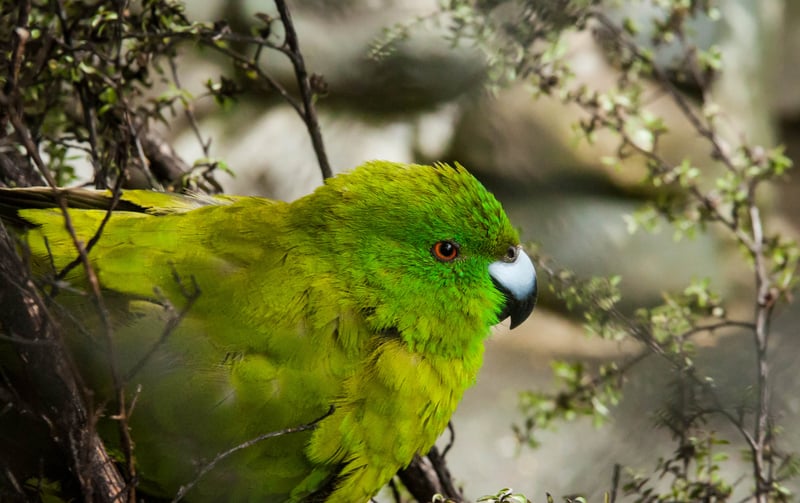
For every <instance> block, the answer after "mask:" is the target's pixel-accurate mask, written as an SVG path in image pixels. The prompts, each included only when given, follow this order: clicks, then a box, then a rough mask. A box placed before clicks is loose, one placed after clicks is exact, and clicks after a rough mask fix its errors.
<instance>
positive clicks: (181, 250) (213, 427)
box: [0, 161, 537, 503]
mask: <svg viewBox="0 0 800 503" xmlns="http://www.w3.org/2000/svg"><path fill="white" fill-rule="evenodd" d="M59 193H60V194H61V195H62V196H63V197H65V198H66V200H67V201H68V203H69V206H70V208H71V209H70V211H69V216H70V219H71V222H72V225H73V226H74V228H75V230H76V233H77V236H78V238H79V239H80V240H81V241H82V242H84V243H87V242H89V240H90V239H92V237H93V236H95V234H96V232H97V230H98V228H99V227H100V225H101V222H103V220H104V219H105V218H106V213H107V209H108V208H109V205H110V204H111V201H112V198H111V194H110V193H108V192H100V191H92V190H84V189H63V190H61V191H60V192H59ZM55 199H56V198H55V192H54V191H53V190H52V189H49V188H48V189H42V188H32V189H0V214H2V215H3V216H4V219H5V221H6V222H7V223H10V224H11V225H12V226H13V227H15V228H17V229H20V231H19V232H20V234H21V235H23V237H24V241H25V243H26V244H27V246H28V247H29V249H30V253H31V256H32V257H33V263H34V268H35V271H36V273H37V274H39V275H47V274H50V275H51V276H52V275H53V274H54V273H56V272H58V271H60V270H62V269H63V268H64V267H66V266H67V265H68V264H69V263H70V262H73V261H74V260H75V259H76V257H77V256H78V254H77V252H76V249H75V246H74V244H73V241H72V238H71V237H70V235H69V234H68V233H67V231H66V230H65V222H64V217H63V214H62V213H61V210H60V209H57V208H56V205H55ZM88 257H89V259H90V262H91V265H92V269H93V270H94V271H95V272H96V274H97V277H98V279H99V283H100V286H101V288H102V292H103V300H104V302H105V304H106V305H107V307H108V312H109V313H110V315H111V319H112V323H113V326H112V328H113V355H114V361H113V365H114V366H115V368H116V370H117V372H118V374H119V375H120V376H123V377H124V378H125V379H126V382H125V385H126V389H127V390H128V394H129V396H130V397H133V396H134V395H135V397H136V403H135V408H134V409H133V411H132V414H131V416H130V418H129V426H130V436H131V438H132V439H133V442H134V450H133V453H134V456H135V460H136V466H137V474H138V479H139V480H140V482H139V491H140V492H144V493H147V494H151V495H155V496H158V497H172V496H174V495H175V494H176V492H177V491H178V490H179V489H180V488H181V487H182V486H185V485H186V484H188V483H189V482H191V481H196V482H197V484H196V485H194V486H193V487H192V488H191V489H190V490H189V491H188V492H187V493H186V499H187V500H188V501H268V502H269V501H281V502H285V501H289V502H301V501H326V502H348V503H352V502H365V501H367V500H369V499H370V498H371V497H372V496H374V495H375V493H376V492H377V491H379V490H380V489H381V487H383V486H384V485H385V484H386V483H387V482H388V481H389V480H390V479H391V478H392V477H393V476H394V475H395V473H396V472H397V471H398V469H401V468H404V467H406V466H407V465H408V464H409V463H410V462H411V461H412V459H413V458H414V456H415V455H417V454H425V453H426V452H427V451H428V450H429V449H430V448H431V447H432V446H433V444H434V442H435V441H436V439H437V437H438V436H439V435H440V434H441V433H442V431H443V430H444V429H445V428H446V426H447V424H448V421H449V420H450V417H451V415H452V414H453V412H454V411H455V409H456V406H457V405H458V402H459V400H460V399H461V397H462V394H463V393H464V390H465V389H466V388H467V387H469V386H470V385H471V384H472V383H473V382H474V381H475V379H476V375H477V373H478V370H479V368H480V366H481V363H482V354H483V349H484V344H483V343H484V339H485V338H486V337H487V335H488V334H489V331H490V327H491V326H492V325H495V324H496V323H498V322H499V321H501V320H502V319H504V318H507V317H510V318H511V326H512V328H513V327H516V326H517V325H519V324H520V323H521V322H522V321H523V320H525V319H526V318H527V317H528V315H529V314H530V313H531V311H532V310H533V307H534V304H535V300H536V292H537V286H536V274H535V270H534V266H533V264H532V263H531V260H530V258H529V257H528V256H527V255H526V254H525V252H524V251H522V248H521V246H520V242H519V236H518V234H517V231H516V230H515V229H514V227H512V225H511V224H510V222H509V220H508V217H507V216H506V214H505V212H504V211H503V209H502V207H501V205H500V204H499V203H498V202H497V200H496V199H495V198H494V197H493V196H492V195H491V194H490V193H489V192H488V191H487V190H486V189H485V188H484V187H483V186H482V185H481V184H480V183H479V182H478V181H477V180H476V179H475V178H474V177H473V176H472V175H470V174H469V173H468V171H467V170H466V169H464V168H463V167H461V166H460V165H457V164H456V165H454V166H450V165H446V164H435V165H433V166H423V165H407V164H399V163H391V162H385V161H375V162H369V163H366V164H364V165H362V166H360V167H358V168H356V169H354V170H352V171H351V172H349V173H344V174H340V175H338V176H336V177H333V178H331V179H328V180H326V181H325V183H324V184H323V185H322V186H320V187H319V188H317V189H316V190H315V191H314V192H313V193H311V194H310V195H307V196H305V197H302V198H300V199H298V200H296V201H294V202H291V203H285V202H279V201H272V200H268V199H263V198H258V197H235V196H200V195H198V196H185V195H177V194H165V193H155V192H148V191H125V192H123V193H122V195H121V198H120V199H119V201H118V202H117V204H116V207H115V209H114V211H113V213H112V214H111V216H110V218H108V220H107V222H106V223H105V226H104V228H103V229H102V232H101V233H100V237H99V239H98V240H96V243H94V245H93V246H91V248H90V251H89V253H88ZM64 279H65V280H66V281H67V282H68V283H69V285H70V286H69V288H61V289H60V293H58V294H57V296H56V297H55V301H56V302H57V303H58V306H57V307H54V308H53V309H52V311H53V312H54V313H56V314H57V315H58V316H59V320H60V322H61V324H62V325H63V327H64V329H65V332H66V333H67V342H68V344H69V346H70V350H71V351H72V352H73V353H74V358H75V361H76V362H78V364H79V367H80V369H81V373H82V376H83V378H84V379H85V380H86V381H87V382H88V383H89V384H90V386H91V387H92V389H93V391H94V393H95V402H96V403H104V400H107V401H108V402H107V403H109V405H108V406H107V408H106V412H107V413H108V414H107V415H108V416H111V415H112V414H113V411H114V410H115V408H114V406H113V403H114V402H113V400H114V390H113V386H112V384H111V378H110V371H109V358H110V356H109V351H108V347H107V345H106V342H105V341H104V339H103V337H102V336H100V335H98V333H101V332H100V330H101V327H102V326H103V325H102V322H101V319H100V317H99V315H98V312H97V309H96V308H95V307H94V304H93V303H92V301H91V299H92V297H91V295H90V294H86V293H85V292H87V291H89V288H88V283H87V279H86V274H85V271H84V269H83V268H82V267H81V266H77V267H72V269H71V270H70V272H69V273H68V274H67V276H66V278H64ZM62 283H63V282H62ZM182 311H185V312H183V314H184V316H183V317H182V318H181V319H180V321H179V322H178V323H177V324H176V325H175V326H174V327H172V329H171V330H170V329H166V328H165V327H166V325H167V324H168V323H170V321H171V320H172V321H174V320H175V317H176V313H181V312H182ZM3 350H5V351H7V346H6V347H5V348H4V349H3ZM311 423H314V424H313V426H312V427H310V428H309V429H307V430H305V431H300V432H294V433H286V434H282V435H277V436H275V437H274V438H268V439H265V440H262V441H259V442H255V443H253V445H249V446H248V447H246V448H242V449H240V450H238V451H236V452H233V453H232V454H230V455H229V456H226V457H224V458H223V459H221V460H218V462H217V463H215V464H214V466H213V468H212V469H210V470H208V472H207V473H205V474H204V475H203V476H202V477H201V478H199V479H198V478H197V477H198V474H199V472H200V471H201V469H203V467H204V466H206V465H207V464H208V463H209V462H210V461H211V460H212V459H214V458H215V456H217V455H218V454H219V453H221V452H224V451H227V450H229V449H231V448H233V447H235V446H237V445H240V444H242V443H244V442H247V441H249V440H251V439H254V438H257V437H259V436H260V435H263V434H265V433H269V432H277V431H281V430H283V429H287V428H294V427H299V426H302V425H308V424H311ZM98 429H99V431H100V432H101V435H103V437H104V439H105V441H106V442H107V443H108V444H109V445H110V446H112V448H113V446H114V445H115V442H116V440H115V439H117V437H118V430H117V425H116V423H115V421H114V419H113V418H111V417H103V418H101V420H100V423H99V425H98Z"/></svg>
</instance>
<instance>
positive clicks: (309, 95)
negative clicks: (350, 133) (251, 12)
mask: <svg viewBox="0 0 800 503" xmlns="http://www.w3.org/2000/svg"><path fill="white" fill-rule="evenodd" d="M275 5H276V6H277V7H278V13H279V14H280V16H281V22H282V23H283V28H284V31H285V32H286V39H285V41H284V45H286V46H287V47H288V48H289V52H288V53H286V54H287V55H289V59H290V60H291V62H292V66H294V74H295V76H296V78H297V86H298V88H299V89H300V97H301V98H302V100H303V113H302V117H303V121H304V122H305V124H306V127H307V128H308V134H309V135H310V136H311V144H312V145H313V147H314V152H315V153H316V154H317V161H318V162H319V169H320V171H322V178H330V177H332V176H333V172H332V171H331V166H330V164H329V163H328V155H327V154H326V152H325V147H324V145H323V143H322V133H321V132H320V129H319V121H317V112H316V109H315V108H314V92H313V91H312V90H311V83H310V81H309V78H308V72H307V71H306V66H305V63H304V61H303V54H302V53H301V52H300V43H299V42H298V40H297V33H296V32H295V30H294V24H293V23H292V15H291V13H290V12H289V8H288V7H287V6H286V2H285V0H275Z"/></svg>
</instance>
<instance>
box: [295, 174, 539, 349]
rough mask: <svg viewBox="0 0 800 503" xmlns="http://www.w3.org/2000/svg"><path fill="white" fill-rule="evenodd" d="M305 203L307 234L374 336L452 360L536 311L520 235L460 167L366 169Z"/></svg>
mask: <svg viewBox="0 0 800 503" xmlns="http://www.w3.org/2000/svg"><path fill="white" fill-rule="evenodd" d="M307 197H308V198H309V201H312V200H313V201H314V204H313V209H314V211H315V213H314V214H313V215H312V216H310V217H308V213H307V212H306V215H307V217H308V218H307V219H306V221H305V224H306V226H308V224H309V221H310V222H311V225H310V226H308V228H309V229H310V232H313V233H314V234H315V235H316V236H319V238H318V239H319V240H320V241H318V245H319V246H320V247H324V248H327V251H328V252H329V253H328V254H327V255H328V256H332V257H334V259H333V260H334V261H335V262H336V268H337V270H339V271H345V273H344V274H341V273H340V275H341V276H342V278H343V282H342V284H341V285H340V289H341V290H344V291H345V293H346V294H347V295H349V296H350V297H351V298H353V299H354V304H356V305H358V306H368V308H367V311H368V315H367V320H368V323H369V324H370V325H371V326H372V327H371V328H373V329H374V330H375V331H377V332H390V333H395V334H400V335H401V336H402V337H403V338H404V340H405V341H406V342H407V343H408V344H409V345H410V346H411V347H412V349H414V350H417V351H423V352H426V351H427V352H434V353H439V354H442V353H451V352H453V351H463V350H464V349H466V346H474V345H475V344H476V343H480V342H482V340H483V338H484V337H485V336H486V335H487V334H488V331H489V327H490V326H491V325H494V324H496V323H498V322H499V321H502V320H503V319H505V318H509V317H510V318H511V327H512V328H514V327H516V326H518V325H519V324H520V323H522V321H524V320H525V319H526V318H527V317H528V315H529V314H530V313H531V311H532V310H533V307H534V305H535V303H536V294H537V285H536V272H535V269H534V266H533V264H532V262H531V260H530V258H529V257H528V256H527V254H526V253H525V252H524V251H523V250H522V247H521V246H520V243H519V236H518V233H517V231H516V230H515V229H514V228H513V227H512V225H511V223H510V222H509V220H508V217H507V216H506V214H505V211H504V210H503V208H502V207H501V205H500V203H499V202H498V201H497V200H496V199H495V198H494V196H493V195H492V194H491V193H489V192H488V191H487V190H486V189H485V188H484V187H483V186H482V185H481V184H480V182H478V181H477V180H476V179H475V178H474V177H473V176H472V175H471V174H469V172H468V171H467V170H466V169H464V168H463V167H461V166H460V165H458V164H456V165H455V166H450V165H447V164H436V165H433V166H423V165H407V164H399V163H390V162H384V161H375V162H370V163H367V164H365V165H362V166H360V167H359V168H356V169H355V170H354V171H352V172H350V173H345V174H341V175H338V176H336V177H334V178H332V179H329V180H327V181H326V184H325V185H324V186H323V187H321V188H320V189H318V190H317V192H315V193H314V194H312V195H311V196H307Z"/></svg>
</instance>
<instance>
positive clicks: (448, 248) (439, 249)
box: [431, 241, 459, 262]
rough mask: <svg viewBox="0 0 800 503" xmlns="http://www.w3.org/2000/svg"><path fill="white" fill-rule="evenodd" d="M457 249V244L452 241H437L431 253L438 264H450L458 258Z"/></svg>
mask: <svg viewBox="0 0 800 503" xmlns="http://www.w3.org/2000/svg"><path fill="white" fill-rule="evenodd" d="M458 248H459V247H458V243H455V242H453V241H439V242H438V243H436V244H435V245H433V248H431V253H432V254H433V256H434V257H436V260H438V261H440V262H452V261H453V260H455V259H456V258H457V257H458Z"/></svg>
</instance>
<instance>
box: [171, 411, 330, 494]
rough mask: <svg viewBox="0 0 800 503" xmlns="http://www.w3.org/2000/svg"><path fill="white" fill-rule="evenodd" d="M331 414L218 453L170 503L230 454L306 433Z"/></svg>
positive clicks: (272, 432) (327, 413)
mask: <svg viewBox="0 0 800 503" xmlns="http://www.w3.org/2000/svg"><path fill="white" fill-rule="evenodd" d="M332 412H333V407H331V409H330V410H329V411H328V412H326V413H325V415H323V416H321V417H319V418H317V419H315V420H314V421H312V422H310V423H307V424H302V425H300V426H294V427H292V428H284V429H282V430H278V431H271V432H269V433H264V434H262V435H259V436H257V437H255V438H252V439H250V440H248V441H246V442H242V443H241V444H239V445H236V446H234V447H231V448H230V449H228V450H226V451H223V452H220V453H219V454H217V455H216V456H214V459H212V460H211V461H209V462H208V463H206V464H205V465H204V466H203V467H202V468H201V469H200V471H199V472H197V475H196V476H195V478H194V479H192V481H191V482H189V483H188V484H186V485H184V486H181V488H180V489H179V490H178V493H177V494H176V495H175V497H174V498H173V499H172V503H177V502H179V501H181V500H182V499H183V498H184V497H185V496H186V493H188V492H189V491H191V490H192V489H193V488H194V487H195V486H196V485H197V484H198V483H199V482H200V479H202V478H203V477H204V476H205V475H206V474H207V473H208V472H210V471H211V470H213V469H214V468H215V467H216V466H217V463H219V462H220V461H222V460H223V459H225V458H227V457H228V456H230V455H231V454H234V453H236V452H238V451H240V450H242V449H246V448H248V447H251V446H253V445H255V444H257V443H259V442H261V441H264V440H267V439H270V438H275V437H280V436H283V435H289V434H291V433H298V432H301V431H308V430H310V429H312V428H314V427H315V426H316V425H317V423H319V422H320V421H322V420H323V419H325V418H326V417H328V416H329V415H330V414H331V413H332Z"/></svg>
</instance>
